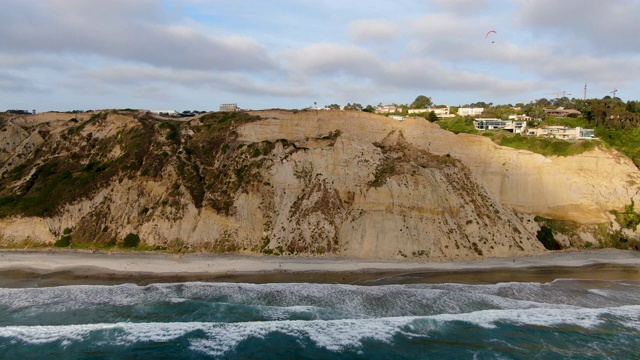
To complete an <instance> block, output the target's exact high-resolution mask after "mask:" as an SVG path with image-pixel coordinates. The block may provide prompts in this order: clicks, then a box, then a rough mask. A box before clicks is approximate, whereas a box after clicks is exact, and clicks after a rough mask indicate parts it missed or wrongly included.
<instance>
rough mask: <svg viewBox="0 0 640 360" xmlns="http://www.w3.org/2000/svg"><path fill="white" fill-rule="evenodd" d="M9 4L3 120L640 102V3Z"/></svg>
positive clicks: (0, 103)
mask: <svg viewBox="0 0 640 360" xmlns="http://www.w3.org/2000/svg"><path fill="white" fill-rule="evenodd" d="M0 3H1V4H2V5H3V12H2V13H1V14H0V35H1V36H2V39H3V41H2V42H1V43H0V109H23V108H24V109H33V108H36V109H38V108H42V109H52V110H47V111H71V110H74V109H81V108H86V109H109V108H114V104H115V105H117V107H122V108H141V109H163V108H170V109H171V108H175V109H216V108H217V107H218V104H221V103H237V104H239V106H241V107H243V108H251V109H267V108H283V109H303V108H307V107H311V106H313V104H318V106H324V105H329V104H334V103H335V104H340V105H345V104H346V103H354V102H355V103H360V104H363V105H373V106H375V105H377V104H378V103H383V104H390V103H398V104H402V103H411V102H412V101H413V99H414V98H415V97H416V96H417V95H426V96H429V97H431V98H432V100H433V102H434V103H436V104H445V103H446V104H450V105H451V106H460V105H464V104H470V103H475V102H486V103H494V104H516V103H519V102H523V101H534V99H541V98H547V99H552V98H555V97H556V94H566V95H567V96H568V97H569V98H577V99H582V98H583V97H584V87H585V84H586V85H587V95H586V97H587V98H595V99H601V98H603V97H605V96H608V95H609V96H610V95H615V96H616V97H618V98H620V99H623V100H624V101H626V99H640V37H638V36H637V35H636V26H635V23H636V21H635V19H636V18H637V15H639V14H640V2H637V1H622V0H618V1H611V2H596V1H592V2H585V1H581V0H566V1H562V2H556V1H551V0H537V1H524V0H513V1H504V0H483V1H475V0H426V1H418V0H400V1H397V2H393V3H390V2H386V1H379V0H375V1H373V2H369V3H367V4H366V5H363V4H361V3H343V2H337V1H320V2H299V1H292V0H276V1H269V2H255V1H247V0H241V1H229V0H220V1H216V2H208V1H200V0H139V1H135V2H131V1H127V0H112V1H108V2H107V1H84V0H57V1H48V0H21V1H11V0H0ZM592 19H598V26H592V21H591V20H592ZM523 99H530V100H523ZM54 109H55V110H54Z"/></svg>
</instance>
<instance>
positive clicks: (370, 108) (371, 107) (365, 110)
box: [362, 105, 376, 113]
mask: <svg viewBox="0 0 640 360" xmlns="http://www.w3.org/2000/svg"><path fill="white" fill-rule="evenodd" d="M362 111H364V112H370V113H372V112H376V109H375V108H374V107H373V106H372V105H367V106H366V107H365V108H364V109H362Z"/></svg>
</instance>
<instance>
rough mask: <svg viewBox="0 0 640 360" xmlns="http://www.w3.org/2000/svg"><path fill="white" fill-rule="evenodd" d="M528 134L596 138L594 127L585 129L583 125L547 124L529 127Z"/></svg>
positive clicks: (573, 138) (569, 138)
mask: <svg viewBox="0 0 640 360" xmlns="http://www.w3.org/2000/svg"><path fill="white" fill-rule="evenodd" d="M527 135H531V136H544V137H553V138H556V139H563V140H588V139H595V131H594V130H593V129H583V128H581V127H576V128H570V127H566V126H545V127H541V128H536V129H529V131H527Z"/></svg>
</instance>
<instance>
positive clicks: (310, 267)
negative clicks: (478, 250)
mask: <svg viewBox="0 0 640 360" xmlns="http://www.w3.org/2000/svg"><path fill="white" fill-rule="evenodd" d="M558 278H580V279H593V280H640V252H637V251H631V250H617V249H598V250H583V251H572V252H554V253H549V254H544V255H539V256H532V257H517V258H490V259H486V260H475V261H454V262H419V261H402V260H369V259H353V258H338V257H283V256H264V255H237V254H200V253H195V254H161V253H160V254H159V253H140V252H83V251H67V250H58V249H44V250H0V287H12V288H13V287H42V286H61V285H117V284H125V283H135V284H138V285H148V284H151V283H170V282H186V281H206V282H242V283H285V282H298V283H300V282H309V283H332V284H333V283H339V284H354V285H386V284H413V283H445V282H452V283H454V282H458V283H469V284H481V283H498V282H512V281H513V282H527V281H535V282H548V281H553V280H555V279H558Z"/></svg>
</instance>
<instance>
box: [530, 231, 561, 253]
mask: <svg viewBox="0 0 640 360" xmlns="http://www.w3.org/2000/svg"><path fill="white" fill-rule="evenodd" d="M536 237H537V238H538V241H540V242H541V243H542V245H544V247H545V249H547V250H562V245H560V243H559V242H558V240H556V238H555V237H554V236H553V231H552V230H551V228H550V227H548V226H545V225H542V226H541V227H540V230H538V233H537V234H536Z"/></svg>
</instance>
